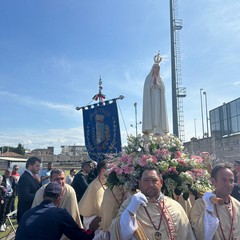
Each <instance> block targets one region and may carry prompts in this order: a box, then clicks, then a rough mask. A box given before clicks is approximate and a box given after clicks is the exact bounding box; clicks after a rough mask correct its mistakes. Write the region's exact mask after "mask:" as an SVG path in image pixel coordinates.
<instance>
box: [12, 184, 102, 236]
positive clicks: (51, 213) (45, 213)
mask: <svg viewBox="0 0 240 240" xmlns="http://www.w3.org/2000/svg"><path fill="white" fill-rule="evenodd" d="M61 193H62V186H61V185H60V184H59V183H57V182H50V183H49V184H48V185H47V186H46V188H45V190H44V194H43V202H42V203H41V204H40V205H38V206H36V207H34V208H32V209H30V210H28V211H27V212H26V213H25V214H24V215H23V217H22V220H21V223H20V225H19V227H18V229H17V233H16V238H15V239H16V240H23V239H27V240H35V239H38V240H43V239H51V240H59V239H60V238H61V236H62V235H63V234H64V235H66V236H67V237H68V238H69V239H75V240H77V239H81V240H90V239H93V237H94V231H95V230H96V229H97V228H98V226H99V224H98V223H99V221H100V220H99V219H97V220H95V221H94V220H93V222H92V223H91V224H90V226H89V230H85V229H81V228H79V226H78V225H77V223H76V222H75V221H74V220H73V218H72V216H71V215H70V214H69V213H68V212H67V210H66V209H62V208H57V207H56V206H57V205H58V202H59V201H60V200H61Z"/></svg>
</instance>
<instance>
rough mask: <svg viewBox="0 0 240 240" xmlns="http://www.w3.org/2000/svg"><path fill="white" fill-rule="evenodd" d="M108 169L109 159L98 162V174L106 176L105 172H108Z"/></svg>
mask: <svg viewBox="0 0 240 240" xmlns="http://www.w3.org/2000/svg"><path fill="white" fill-rule="evenodd" d="M106 169H107V160H103V161H101V162H98V164H97V173H98V176H102V177H103V176H104V174H105V172H106Z"/></svg>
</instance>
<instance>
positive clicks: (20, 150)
mask: <svg viewBox="0 0 240 240" xmlns="http://www.w3.org/2000/svg"><path fill="white" fill-rule="evenodd" d="M13 151H14V152H15V153H18V154H20V155H25V148H24V146H23V145H22V144H21V143H19V144H18V146H17V148H14V150H13Z"/></svg>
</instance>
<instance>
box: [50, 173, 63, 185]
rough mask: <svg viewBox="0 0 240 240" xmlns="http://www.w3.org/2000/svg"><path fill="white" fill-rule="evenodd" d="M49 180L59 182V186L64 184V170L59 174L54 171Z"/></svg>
mask: <svg viewBox="0 0 240 240" xmlns="http://www.w3.org/2000/svg"><path fill="white" fill-rule="evenodd" d="M50 181H51V182H58V183H59V184H61V186H64V185H65V174H64V172H62V173H60V174H56V173H54V174H53V175H52V176H51V179H50Z"/></svg>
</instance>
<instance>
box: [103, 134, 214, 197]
mask: <svg viewBox="0 0 240 240" xmlns="http://www.w3.org/2000/svg"><path fill="white" fill-rule="evenodd" d="M108 159H109V162H110V164H109V169H108V171H107V184H108V186H109V187H110V188H113V187H114V186H115V185H124V187H125V188H126V189H128V190H131V189H133V188H137V182H138V179H139V172H140V170H141V168H142V167H144V166H146V165H155V166H157V168H158V169H159V171H160V172H161V174H162V177H163V186H162V192H163V193H164V194H165V195H166V196H169V197H172V198H174V196H175V195H180V194H183V198H184V199H185V200H186V199H188V197H189V194H190V193H192V194H194V196H195V197H196V198H197V197H200V196H201V195H202V194H203V193H204V192H206V191H212V185H211V183H210V182H209V177H210V176H209V174H208V172H207V170H206V166H205V164H204V162H203V159H202V158H201V157H200V156H190V155H189V154H188V153H185V152H184V147H183V145H182V143H181V141H180V140H179V139H178V138H177V137H175V136H173V135H171V134H166V135H164V136H154V135H148V136H145V135H143V136H141V135H139V136H138V137H134V136H130V137H129V138H128V144H127V146H126V149H125V152H122V153H121V154H120V155H109V156H108Z"/></svg>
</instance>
